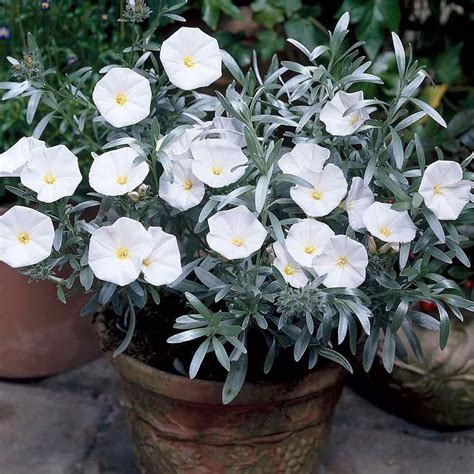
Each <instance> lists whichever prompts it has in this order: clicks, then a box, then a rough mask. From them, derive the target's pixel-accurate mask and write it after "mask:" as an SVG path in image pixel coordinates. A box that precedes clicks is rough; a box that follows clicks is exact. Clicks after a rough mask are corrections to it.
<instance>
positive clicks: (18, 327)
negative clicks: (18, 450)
mask: <svg viewBox="0 0 474 474" xmlns="http://www.w3.org/2000/svg"><path fill="white" fill-rule="evenodd" d="M7 209H8V207H5V206H1V207H0V215H1V214H3V213H4V212H6V211H7ZM89 298H90V295H85V294H78V295H75V296H72V297H70V298H68V301H67V304H63V303H61V302H60V301H58V299H57V296H56V286H55V285H54V284H53V283H51V282H48V281H40V282H36V283H29V280H28V278H27V277H25V276H24V275H21V274H20V273H19V272H18V271H17V270H15V269H13V268H10V267H9V266H7V265H5V264H4V263H1V262H0V338H1V344H0V377H3V378H34V377H45V376H48V375H54V374H57V373H60V372H63V371H66V370H70V369H73V368H75V367H79V366H81V365H83V364H85V363H86V362H88V361H90V360H92V359H94V358H95V357H97V356H98V355H99V353H100V347H99V345H98V344H97V338H96V336H95V334H94V328H93V326H92V324H91V318H90V317H89V318H81V316H80V315H79V312H80V309H81V307H82V306H83V305H84V304H85V303H86V302H87V301H88V300H89Z"/></svg>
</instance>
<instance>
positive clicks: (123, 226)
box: [89, 217, 153, 286]
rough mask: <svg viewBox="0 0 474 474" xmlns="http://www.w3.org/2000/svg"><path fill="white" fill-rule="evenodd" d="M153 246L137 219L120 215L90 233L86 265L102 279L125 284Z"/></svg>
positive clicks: (137, 270) (139, 267)
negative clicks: (112, 221)
mask: <svg viewBox="0 0 474 474" xmlns="http://www.w3.org/2000/svg"><path fill="white" fill-rule="evenodd" d="M152 249H153V239H152V237H151V235H150V234H149V233H148V232H147V231H146V229H145V228H144V227H143V225H142V224H140V222H138V221H135V220H133V219H129V218H128V217H121V218H120V219H118V220H117V221H116V222H115V223H114V224H112V225H110V226H105V227H100V228H99V229H97V230H96V231H94V233H93V234H92V236H91V240H90V244H89V266H90V267H91V270H92V271H93V272H94V275H95V276H96V277H97V278H98V279H99V280H103V281H108V282H110V283H115V284H116V285H119V286H125V285H129V284H130V283H132V282H134V281H135V280H136V279H137V278H138V276H139V275H140V271H141V267H142V262H143V260H144V259H145V258H147V257H148V256H149V255H150V253H151V251H152Z"/></svg>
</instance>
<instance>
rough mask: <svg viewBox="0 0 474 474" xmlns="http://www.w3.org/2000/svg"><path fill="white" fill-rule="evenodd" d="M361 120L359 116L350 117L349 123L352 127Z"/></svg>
mask: <svg viewBox="0 0 474 474" xmlns="http://www.w3.org/2000/svg"><path fill="white" fill-rule="evenodd" d="M359 120H360V117H359V116H358V115H357V114H351V115H349V122H350V124H351V125H355V124H356V123H357V122H358V121H359Z"/></svg>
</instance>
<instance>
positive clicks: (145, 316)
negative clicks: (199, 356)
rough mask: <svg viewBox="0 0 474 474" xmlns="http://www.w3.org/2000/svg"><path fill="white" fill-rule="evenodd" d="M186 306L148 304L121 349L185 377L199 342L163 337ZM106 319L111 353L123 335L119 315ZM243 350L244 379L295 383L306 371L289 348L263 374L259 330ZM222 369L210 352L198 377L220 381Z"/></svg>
mask: <svg viewBox="0 0 474 474" xmlns="http://www.w3.org/2000/svg"><path fill="white" fill-rule="evenodd" d="M187 311H188V310H187V308H186V307H185V305H184V303H183V302H182V301H181V300H179V299H178V298H177V297H162V299H161V304H160V306H159V309H158V310H157V306H155V305H153V304H152V305H149V306H147V307H145V308H144V309H143V310H141V311H140V312H139V313H138V314H137V322H136V329H135V334H134V337H133V339H132V342H131V344H130V346H129V347H128V349H127V351H126V352H125V354H126V355H128V356H130V357H133V358H135V359H137V360H139V361H141V362H143V363H144V364H147V365H149V366H151V367H154V368H155V369H159V370H162V371H164V372H168V373H171V374H176V375H184V376H187V370H188V368H189V365H190V363H191V359H192V358H193V355H194V353H195V351H196V349H197V348H198V346H199V344H200V343H201V342H202V338H201V339H198V340H197V341H190V342H185V343H183V344H169V343H167V342H166V340H167V339H168V338H169V337H170V336H172V335H173V334H176V333H177V332H178V330H176V329H173V324H174V323H175V320H176V318H177V317H178V316H181V315H183V314H186V312H187ZM106 316H107V317H106V318H105V319H106V322H107V327H108V334H107V338H106V339H105V340H106V344H107V346H106V347H104V349H105V350H106V351H110V352H113V351H114V349H115V348H117V347H118V346H119V345H120V343H121V342H122V340H123V338H124V337H125V331H123V330H121V329H120V321H121V317H118V316H116V315H114V314H113V313H112V312H111V311H108V312H107V315H106ZM247 349H248V352H249V366H248V370H247V379H246V380H247V381H248V382H251V383H252V382H253V383H255V382H264V381H269V382H282V381H284V382H288V383H296V382H297V381H298V380H301V379H302V378H304V377H305V376H306V375H307V374H308V360H307V357H303V358H302V359H301V360H300V362H299V363H296V362H295V360H294V357H293V350H292V349H284V350H281V351H280V353H279V354H278V355H277V356H276V357H275V362H274V365H273V368H272V370H271V371H270V373H269V374H266V375H265V374H264V373H263V361H264V360H265V357H266V355H267V351H268V346H267V344H266V342H265V339H264V337H263V335H262V334H261V333H260V332H259V331H250V332H249V336H248V343H247ZM327 365H329V362H327V361H326V360H324V359H320V360H319V361H318V368H322V367H325V366H327ZM226 373H227V372H226V371H225V370H224V369H223V368H222V366H221V365H220V364H219V362H218V361H217V360H216V358H215V357H214V355H213V354H210V355H208V356H206V358H205V359H204V363H203V364H202V366H201V370H200V371H199V374H198V377H199V379H202V380H212V381H218V382H221V381H224V380H225V377H226Z"/></svg>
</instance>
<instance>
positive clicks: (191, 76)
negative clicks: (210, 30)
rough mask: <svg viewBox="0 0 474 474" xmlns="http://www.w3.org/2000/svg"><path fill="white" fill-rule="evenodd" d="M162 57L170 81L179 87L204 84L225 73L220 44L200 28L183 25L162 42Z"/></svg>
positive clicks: (185, 88) (192, 86)
mask: <svg viewBox="0 0 474 474" xmlns="http://www.w3.org/2000/svg"><path fill="white" fill-rule="evenodd" d="M160 59H161V62H162V64H163V67H164V69H165V71H166V74H167V75H168V78H169V80H170V82H171V83H172V84H174V85H175V86H176V87H179V88H180V89H184V90H191V89H196V88H198V87H205V86H208V85H210V84H212V83H213V82H214V81H215V80H217V79H219V77H221V76H222V57H221V52H220V49H219V44H218V43H217V41H216V40H215V39H214V38H212V37H211V36H209V35H206V33H204V32H202V31H201V30H200V29H199V28H188V27H182V28H180V29H179V30H178V31H177V32H176V33H174V34H173V35H171V36H170V37H169V38H168V39H167V40H165V41H163V44H162V45H161V51H160Z"/></svg>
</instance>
